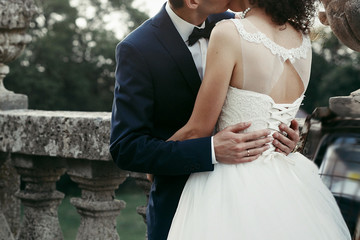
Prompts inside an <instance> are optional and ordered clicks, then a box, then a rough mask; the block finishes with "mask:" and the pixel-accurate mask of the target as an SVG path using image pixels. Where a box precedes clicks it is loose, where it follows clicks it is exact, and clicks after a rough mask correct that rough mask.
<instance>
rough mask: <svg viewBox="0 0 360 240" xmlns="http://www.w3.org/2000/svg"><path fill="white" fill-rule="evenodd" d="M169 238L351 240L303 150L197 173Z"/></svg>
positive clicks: (334, 203)
mask: <svg viewBox="0 0 360 240" xmlns="http://www.w3.org/2000/svg"><path fill="white" fill-rule="evenodd" d="M168 239H169V240H175V239H180V240H192V239H194V240H195V239H196V240H212V239H213V240H232V239H239V240H350V239H351V237H350V233H349V231H348V228H347V226H346V224H345V222H344V220H343V218H342V216H341V213H340V210H339V208H338V206H337V204H336V201H335V199H334V197H333V196H332V194H331V192H330V191H329V190H328V189H327V187H326V186H325V185H324V184H323V183H322V181H321V179H320V177H319V175H318V168H317V166H316V165H315V164H314V163H313V162H312V161H310V160H309V159H307V158H305V157H304V156H303V155H301V154H299V153H293V154H290V155H288V156H284V155H282V154H280V153H276V152H271V153H270V154H267V155H263V156H261V157H260V158H259V159H258V160H256V161H253V162H250V163H243V164H238V165H227V164H216V165H215V169H214V171H212V172H203V173H195V174H192V175H191V176H190V178H189V180H188V181H187V183H186V186H185V188H184V190H183V193H182V196H181V199H180V202H179V205H178V208H177V211H176V214H175V216H174V219H173V222H172V225H171V229H170V232H169V235H168Z"/></svg>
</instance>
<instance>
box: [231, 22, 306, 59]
mask: <svg viewBox="0 0 360 240" xmlns="http://www.w3.org/2000/svg"><path fill="white" fill-rule="evenodd" d="M229 20H231V21H232V22H233V23H234V24H235V26H236V28H237V29H238V32H239V34H240V35H241V36H242V37H243V38H244V39H245V40H246V41H249V42H253V43H262V44H263V45H264V46H265V47H266V48H268V49H269V50H270V51H271V53H272V54H274V55H278V56H280V57H281V58H282V60H283V61H284V62H285V61H286V60H288V59H289V60H290V62H291V63H293V62H294V61H295V60H296V59H300V58H306V57H307V53H308V51H309V49H311V42H310V38H309V37H308V36H306V35H303V42H302V44H301V46H300V47H298V48H291V49H286V48H284V47H282V46H280V45H278V44H276V43H275V42H273V41H272V40H270V39H269V38H268V37H267V36H266V35H265V34H264V33H262V32H259V31H258V32H256V33H249V32H247V31H246V30H245V28H244V26H243V24H242V23H241V19H229Z"/></svg>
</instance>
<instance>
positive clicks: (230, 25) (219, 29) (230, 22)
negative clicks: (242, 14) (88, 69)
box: [211, 19, 242, 35]
mask: <svg viewBox="0 0 360 240" xmlns="http://www.w3.org/2000/svg"><path fill="white" fill-rule="evenodd" d="M237 22H242V20H241V19H225V20H221V21H220V22H218V23H217V24H216V26H215V27H214V29H213V31H212V33H211V34H214V33H215V34H216V33H219V34H226V35H232V34H234V33H236V32H237V30H236V29H237V25H238V24H239V23H237ZM240 24H241V23H240Z"/></svg>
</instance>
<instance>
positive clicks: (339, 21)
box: [319, 0, 360, 52]
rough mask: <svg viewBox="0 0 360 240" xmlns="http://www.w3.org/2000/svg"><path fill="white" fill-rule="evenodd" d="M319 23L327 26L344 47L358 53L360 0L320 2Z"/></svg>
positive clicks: (327, 0) (359, 48)
mask: <svg viewBox="0 0 360 240" xmlns="http://www.w3.org/2000/svg"><path fill="white" fill-rule="evenodd" d="M321 2H322V3H323V5H324V9H325V12H321V13H320V14H319V19H320V22H321V23H323V24H324V25H329V26H330V27H331V30H332V31H333V32H334V34H335V36H336V37H337V38H338V39H339V40H340V41H341V42H342V43H344V44H345V45H346V46H348V47H349V48H351V49H353V50H354V51H357V52H360V0H321Z"/></svg>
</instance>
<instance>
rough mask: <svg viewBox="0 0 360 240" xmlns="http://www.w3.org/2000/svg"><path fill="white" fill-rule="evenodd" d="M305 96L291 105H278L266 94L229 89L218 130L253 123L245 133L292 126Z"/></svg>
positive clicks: (276, 129)
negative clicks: (283, 125)
mask: <svg viewBox="0 0 360 240" xmlns="http://www.w3.org/2000/svg"><path fill="white" fill-rule="evenodd" d="M302 99H303V96H301V97H300V98H298V99H297V100H296V101H295V102H293V103H291V104H276V103H275V102H274V101H273V99H272V98H271V97H270V96H268V95H265V94H261V93H257V92H252V91H246V90H242V89H237V88H234V87H229V90H228V93H227V97H226V100H225V103H224V106H223V108H222V111H221V114H220V117H219V120H218V123H217V130H218V131H220V130H222V129H224V128H226V127H228V126H230V125H234V124H237V123H239V122H251V123H252V124H251V126H250V127H249V128H248V129H246V131H245V132H248V131H255V130H260V129H264V128H268V129H271V130H272V131H279V128H278V126H279V124H280V123H284V124H286V125H289V124H290V121H291V120H292V119H294V118H295V115H296V113H297V111H298V109H299V107H300V104H301V102H302Z"/></svg>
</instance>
